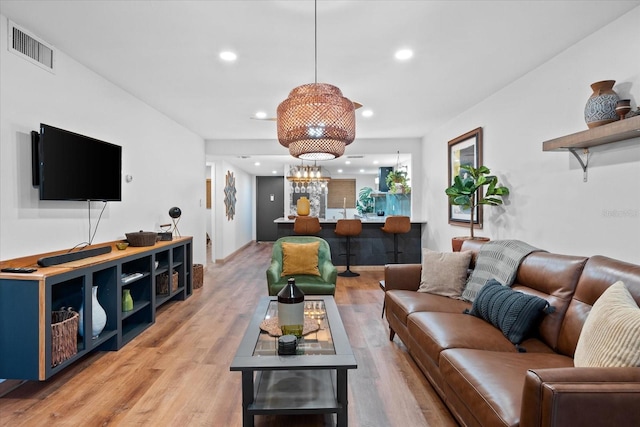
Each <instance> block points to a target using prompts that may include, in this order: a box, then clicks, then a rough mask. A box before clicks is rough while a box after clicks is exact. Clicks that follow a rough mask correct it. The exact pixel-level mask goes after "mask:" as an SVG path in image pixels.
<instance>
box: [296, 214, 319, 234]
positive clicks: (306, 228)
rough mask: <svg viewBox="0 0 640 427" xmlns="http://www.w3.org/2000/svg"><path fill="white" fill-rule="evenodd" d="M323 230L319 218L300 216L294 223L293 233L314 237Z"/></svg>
mask: <svg viewBox="0 0 640 427" xmlns="http://www.w3.org/2000/svg"><path fill="white" fill-rule="evenodd" d="M320 230H322V227H320V220H319V219H318V217H317V216H299V217H296V220H295V221H294V223H293V232H294V233H296V234H301V235H303V236H313V235H316V234H318V233H319V232H320Z"/></svg>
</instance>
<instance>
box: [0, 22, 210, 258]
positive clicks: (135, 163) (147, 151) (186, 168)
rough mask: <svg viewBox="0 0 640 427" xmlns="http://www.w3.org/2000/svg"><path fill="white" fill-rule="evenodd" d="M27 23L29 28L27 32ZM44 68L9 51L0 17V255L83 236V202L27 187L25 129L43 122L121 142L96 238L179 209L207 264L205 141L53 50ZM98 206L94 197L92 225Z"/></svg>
mask: <svg viewBox="0 0 640 427" xmlns="http://www.w3.org/2000/svg"><path fill="white" fill-rule="evenodd" d="M27 30H28V29H27ZM56 61H57V62H56V73H55V74H52V73H49V72H47V71H45V70H43V69H41V68H39V67H37V66H35V65H33V64H31V63H29V62H28V61H26V60H24V59H22V58H20V57H18V56H16V55H15V54H13V53H11V52H9V51H8V50H7V20H6V18H5V17H4V16H0V93H1V96H0V111H1V115H0V165H1V172H0V189H1V193H0V236H1V237H0V259H9V258H15V257H20V256H26V255H31V254H37V253H42V252H47V251H54V250H61V249H67V248H71V247H73V246H74V245H76V244H78V243H81V242H84V241H86V240H88V236H89V225H88V213H87V203H86V202H67V201H41V200H39V198H38V192H37V189H34V188H33V187H32V186H31V146H30V135H29V133H30V132H31V131H32V130H37V129H38V128H39V125H40V123H47V124H50V125H53V126H56V127H60V128H63V129H67V130H70V131H73V132H77V133H80V134H84V135H88V136H91V137H94V138H97V139H101V140H105V141H109V142H112V143H114V144H118V145H121V146H122V147H123V154H122V155H123V158H122V160H123V177H124V175H126V174H131V175H133V178H134V179H133V182H131V183H126V182H124V179H123V184H122V202H111V203H109V204H108V205H107V208H106V210H105V212H104V215H103V217H102V220H101V222H100V226H99V228H98V230H97V233H96V235H95V239H94V243H98V242H104V241H110V240H116V239H119V238H123V237H124V233H126V232H130V231H138V230H146V231H157V230H159V228H158V225H159V224H164V223H168V222H170V218H169V215H168V210H169V208H171V207H172V206H179V207H180V208H181V209H182V218H181V220H180V224H179V229H180V232H181V233H182V235H190V236H193V237H194V247H193V249H194V261H195V262H199V263H202V262H204V261H205V228H206V217H205V212H206V209H205V203H204V202H205V162H204V141H203V139H202V138H200V137H199V136H198V135H196V134H194V133H193V132H191V131H189V130H187V129H185V128H184V127H182V126H180V125H179V124H177V123H175V122H174V121H172V120H170V119H168V118H167V117H166V116H164V115H163V114H161V113H159V112H158V111H156V110H154V109H152V108H151V107H149V106H148V105H146V104H144V103H142V102H141V101H139V100H138V99H136V98H135V97H133V96H132V95H130V94H129V93H126V92H124V91H123V90H122V89H120V88H118V87H117V86H115V85H113V84H112V83H110V82H109V81H107V80H105V79H104V78H102V77H100V76H99V75H97V74H95V73H94V72H92V71H91V70H89V69H88V68H86V67H84V66H83V65H81V64H79V63H78V62H76V61H75V60H73V59H72V58H70V57H69V56H67V55H65V53H64V52H61V51H59V50H58V51H57V59H56ZM101 207H102V203H92V217H93V218H92V225H93V226H94V227H95V222H96V219H97V216H98V214H99V209H101Z"/></svg>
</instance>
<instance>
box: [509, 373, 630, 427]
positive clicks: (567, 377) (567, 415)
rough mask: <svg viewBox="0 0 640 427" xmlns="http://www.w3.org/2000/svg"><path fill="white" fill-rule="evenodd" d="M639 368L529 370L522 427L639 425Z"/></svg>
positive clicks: (523, 397) (523, 395)
mask: <svg viewBox="0 0 640 427" xmlns="http://www.w3.org/2000/svg"><path fill="white" fill-rule="evenodd" d="M638 402H640V368H556V369H535V370H529V371H528V372H527V375H526V377H525V383H524V389H523V393H522V409H521V412H520V426H521V427H534V426H535V427H542V426H545V427H546V426H554V427H556V426H557V427H559V426H568V425H575V426H580V425H584V426H586V425H590V426H596V425H603V426H604V425H611V426H622V425H625V426H632V425H636V426H637V425H640V405H638Z"/></svg>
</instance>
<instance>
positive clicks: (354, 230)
mask: <svg viewBox="0 0 640 427" xmlns="http://www.w3.org/2000/svg"><path fill="white" fill-rule="evenodd" d="M335 233H336V234H337V235H338V236H343V237H346V238H347V253H346V255H347V269H346V270H345V271H343V272H342V273H338V276H342V277H356V276H359V275H360V274H359V273H354V272H353V271H351V270H350V267H351V237H355V236H358V235H360V233H362V222H361V221H360V220H359V219H339V220H338V222H337V223H336V229H335ZM340 255H343V254H340Z"/></svg>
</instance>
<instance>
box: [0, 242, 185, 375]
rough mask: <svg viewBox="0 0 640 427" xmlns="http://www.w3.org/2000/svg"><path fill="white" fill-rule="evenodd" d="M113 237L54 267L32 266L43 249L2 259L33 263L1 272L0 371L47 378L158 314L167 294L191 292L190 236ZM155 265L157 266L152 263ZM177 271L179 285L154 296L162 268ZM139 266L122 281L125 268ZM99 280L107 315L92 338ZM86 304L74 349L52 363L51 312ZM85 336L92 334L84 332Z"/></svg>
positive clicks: (115, 343)
mask: <svg viewBox="0 0 640 427" xmlns="http://www.w3.org/2000/svg"><path fill="white" fill-rule="evenodd" d="M115 243H116V242H115V241H114V242H110V243H106V244H101V245H100V246H105V245H109V244H110V245H111V246H112V251H111V252H109V253H107V254H102V255H99V256H94V257H90V258H85V259H82V260H77V261H72V262H68V263H64V264H59V265H56V266H51V267H39V266H37V260H38V259H39V258H41V257H43V256H51V255H58V254H62V253H67V251H58V252H51V253H47V254H38V255H32V256H28V257H23V258H16V259H12V260H6V261H1V262H0V267H1V268H4V267H36V268H37V271H35V272H33V273H31V274H17V273H0V324H2V325H3V326H4V327H3V328H2V330H0V348H2V357H1V358H0V378H6V379H24V380H40V381H43V380H46V379H48V378H50V377H51V376H52V375H54V374H56V373H58V372H60V371H62V370H63V369H65V368H66V367H68V366H69V365H71V364H72V363H74V362H75V361H77V360H79V359H80V358H82V357H84V356H85V355H86V354H87V353H89V352H91V351H95V350H119V349H120V348H122V347H123V346H124V345H126V344H127V343H128V342H130V341H131V340H133V339H134V338H135V337H136V336H138V335H139V334H140V333H141V332H142V331H144V330H145V329H147V328H148V327H150V326H152V325H153V324H154V323H155V321H156V309H157V308H158V307H159V306H160V305H162V304H164V303H166V302H168V301H171V300H184V299H186V298H188V297H189V296H190V295H191V293H192V289H193V287H192V284H191V277H192V275H191V272H192V269H193V261H192V260H193V257H192V238H191V237H179V238H175V239H174V240H172V241H161V242H157V243H156V244H155V245H154V246H145V247H131V246H130V247H128V248H127V249H125V250H122V251H120V250H117V249H116V247H115ZM156 266H157V267H156ZM174 271H175V272H176V273H177V274H178V284H179V286H178V289H177V290H176V291H172V292H170V293H169V295H167V296H166V297H162V298H159V297H156V294H155V285H156V278H157V277H158V275H160V274H162V273H168V272H174ZM131 273H141V275H140V277H137V278H135V279H133V280H131V281H128V282H126V283H123V281H122V275H123V274H125V275H126V274H131ZM93 286H98V291H97V296H98V302H99V303H100V305H101V306H102V308H103V309H104V310H105V312H106V314H107V324H106V325H105V328H104V330H103V331H102V332H101V333H100V335H99V336H98V337H97V338H95V339H91V313H92V310H91V308H92V307H91V304H92V287H93ZM123 289H128V290H129V291H130V293H131V297H132V298H133V301H134V306H133V310H131V311H127V312H123V311H122V291H123ZM81 305H83V307H84V314H85V315H84V321H83V324H79V325H78V328H79V329H82V330H83V331H84V336H85V337H84V338H83V337H81V336H78V337H77V346H78V351H77V353H76V354H75V355H73V356H71V357H70V358H69V359H67V360H65V361H63V362H62V363H60V364H59V365H57V366H55V367H51V360H52V357H51V343H52V338H51V313H52V311H55V310H60V309H61V308H63V307H72V308H73V309H74V310H76V311H78V310H79V308H80V306H81ZM87 337H89V338H87Z"/></svg>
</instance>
